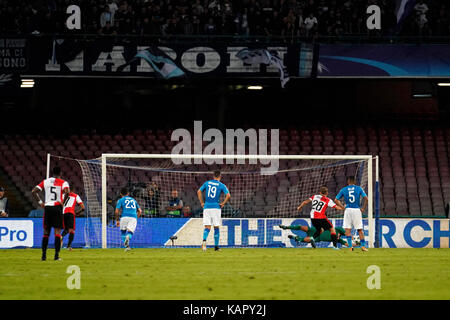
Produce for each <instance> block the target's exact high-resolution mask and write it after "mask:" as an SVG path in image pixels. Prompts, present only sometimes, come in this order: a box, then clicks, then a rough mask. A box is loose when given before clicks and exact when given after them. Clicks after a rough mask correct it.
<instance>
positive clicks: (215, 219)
mask: <svg viewBox="0 0 450 320" xmlns="http://www.w3.org/2000/svg"><path fill="white" fill-rule="evenodd" d="M212 219H213V225H214V250H215V251H218V250H219V240H220V223H221V210H220V209H216V210H214V212H213V215H212Z"/></svg>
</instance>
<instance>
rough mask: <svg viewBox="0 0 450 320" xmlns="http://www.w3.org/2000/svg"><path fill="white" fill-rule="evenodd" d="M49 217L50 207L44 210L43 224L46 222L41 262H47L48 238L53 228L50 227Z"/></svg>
mask: <svg viewBox="0 0 450 320" xmlns="http://www.w3.org/2000/svg"><path fill="white" fill-rule="evenodd" d="M48 220H49V215H48V207H45V208H44V218H43V222H44V225H43V227H44V235H43V236H42V245H41V248H42V257H41V260H42V261H45V260H47V248H48V237H49V235H50V230H51V228H50V227H49V221H48Z"/></svg>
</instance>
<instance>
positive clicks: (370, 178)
mask: <svg viewBox="0 0 450 320" xmlns="http://www.w3.org/2000/svg"><path fill="white" fill-rule="evenodd" d="M118 158H121V159H130V160H133V159H136V160H137V159H148V160H151V159H163V160H174V159H192V160H193V159H202V160H205V159H210V160H212V159H216V160H218V159H222V160H228V159H230V160H249V161H250V160H266V161H267V160H333V161H341V160H343V161H349V160H355V161H367V167H366V168H364V170H367V196H368V199H369V201H368V207H367V210H368V211H367V212H368V231H369V247H374V244H375V221H374V188H373V187H374V179H375V182H376V185H377V186H378V157H373V156H372V155H203V154H120V153H104V154H102V156H101V221H102V228H101V230H102V232H101V247H102V248H107V247H108V246H107V240H108V239H107V201H108V195H107V190H108V189H107V187H108V185H107V184H108V180H107V166H108V160H112V159H118ZM373 160H375V162H376V164H375V169H376V172H373V164H372V162H373ZM342 187H343V186H342ZM230 192H233V191H232V190H230ZM377 207H378V206H377Z"/></svg>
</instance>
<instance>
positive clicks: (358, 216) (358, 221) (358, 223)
mask: <svg viewBox="0 0 450 320" xmlns="http://www.w3.org/2000/svg"><path fill="white" fill-rule="evenodd" d="M353 222H354V226H355V229H356V230H357V231H358V234H359V239H360V241H361V250H362V251H368V250H367V242H366V240H365V238H364V230H363V221H362V213H361V210H359V209H357V210H355V214H354V221H353Z"/></svg>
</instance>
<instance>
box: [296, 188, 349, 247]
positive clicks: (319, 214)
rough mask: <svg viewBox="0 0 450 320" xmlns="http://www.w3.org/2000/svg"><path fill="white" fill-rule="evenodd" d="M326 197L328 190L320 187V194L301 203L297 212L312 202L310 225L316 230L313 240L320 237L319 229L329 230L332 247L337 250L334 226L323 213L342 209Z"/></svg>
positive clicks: (342, 208)
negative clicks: (333, 209)
mask: <svg viewBox="0 0 450 320" xmlns="http://www.w3.org/2000/svg"><path fill="white" fill-rule="evenodd" d="M327 196H328V188H327V187H325V186H324V187H321V188H320V194H316V195H313V196H311V197H310V198H308V199H306V200H305V201H303V202H302V204H301V205H300V206H299V207H298V208H297V210H298V211H301V210H302V208H303V207H304V206H306V205H307V204H308V203H311V202H312V207H311V213H310V215H311V224H312V226H313V227H315V228H316V230H317V231H316V234H314V236H313V238H316V237H318V236H319V235H320V233H321V229H323V231H326V230H330V233H331V240H332V242H333V246H334V248H335V249H337V235H336V230H335V229H334V226H333V224H332V223H331V222H330V220H328V218H327V215H326V213H325V212H326V211H327V208H328V207H330V208H336V209H338V210H344V207H343V206H341V205H340V204H336V203H334V202H333V200H331V199H330V198H328V197H327Z"/></svg>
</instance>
